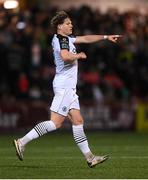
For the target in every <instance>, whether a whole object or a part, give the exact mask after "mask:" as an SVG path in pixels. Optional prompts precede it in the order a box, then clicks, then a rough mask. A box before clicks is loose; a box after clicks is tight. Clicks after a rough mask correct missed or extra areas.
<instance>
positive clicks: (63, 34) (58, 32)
mask: <svg viewBox="0 0 148 180" xmlns="http://www.w3.org/2000/svg"><path fill="white" fill-rule="evenodd" d="M57 34H60V35H62V36H65V37H67V36H68V35H67V34H65V33H63V32H61V31H57Z"/></svg>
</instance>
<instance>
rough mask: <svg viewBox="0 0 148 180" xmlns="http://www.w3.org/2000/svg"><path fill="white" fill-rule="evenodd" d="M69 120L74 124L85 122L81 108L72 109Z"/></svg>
mask: <svg viewBox="0 0 148 180" xmlns="http://www.w3.org/2000/svg"><path fill="white" fill-rule="evenodd" d="M69 120H70V121H71V123H72V124H73V125H80V124H83V122H84V120H83V117H82V115H81V112H80V110H79V109H71V110H70V111H69Z"/></svg>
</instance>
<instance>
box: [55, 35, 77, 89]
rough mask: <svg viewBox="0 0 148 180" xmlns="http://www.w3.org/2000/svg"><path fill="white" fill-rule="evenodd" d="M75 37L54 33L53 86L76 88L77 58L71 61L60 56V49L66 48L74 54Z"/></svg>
mask: <svg viewBox="0 0 148 180" xmlns="http://www.w3.org/2000/svg"><path fill="white" fill-rule="evenodd" d="M75 39H76V38H75V37H70V36H68V37H65V36H62V35H60V34H55V35H54V37H53V39H52V47H53V54H54V62H55V65H56V74H55V77H54V80H53V87H54V88H76V84H77V73H78V62H77V59H76V60H75V61H73V62H64V61H63V60H62V59H61V56H60V51H61V49H67V50H68V51H69V52H71V53H74V54H76V48H75V45H74V42H75Z"/></svg>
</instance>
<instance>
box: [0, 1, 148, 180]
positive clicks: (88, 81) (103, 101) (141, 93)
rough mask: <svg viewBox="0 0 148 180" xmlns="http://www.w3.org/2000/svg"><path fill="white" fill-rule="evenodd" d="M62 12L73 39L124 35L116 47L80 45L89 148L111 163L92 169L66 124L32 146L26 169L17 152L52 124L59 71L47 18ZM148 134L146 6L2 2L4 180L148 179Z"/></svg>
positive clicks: (0, 165) (0, 145)
mask: <svg viewBox="0 0 148 180" xmlns="http://www.w3.org/2000/svg"><path fill="white" fill-rule="evenodd" d="M12 1H13V2H12ZM12 7H13V8H12ZM58 10H66V11H67V12H68V13H69V14H70V16H71V18H72V20H73V23H74V26H75V29H74V34H75V35H84V34H123V35H124V37H123V38H122V39H121V40H120V41H119V42H118V43H117V44H113V43H110V42H108V41H101V42H99V43H95V44H91V45H79V46H78V47H77V48H78V51H85V52H86V54H87V56H88V59H87V61H84V62H81V61H80V62H79V82H78V94H79V97H80V103H81V111H82V114H83V116H84V118H85V128H86V129H87V130H91V132H90V131H86V133H87V135H88V139H89V143H90V145H91V148H92V150H93V152H95V153H98V154H109V155H110V157H111V158H110V160H109V161H107V162H106V163H104V164H103V165H101V166H99V167H97V168H96V169H93V170H90V169H88V167H87V166H86V164H85V161H84V160H83V157H82V155H81V153H80V152H79V150H78V148H77V147H76V146H75V144H74V142H73V140H72V135H70V133H69V132H68V131H64V130H69V129H71V125H70V124H69V123H68V121H65V123H64V125H63V127H62V131H60V135H59V132H58V131H57V132H54V133H50V134H49V135H47V136H45V137H44V138H41V139H40V141H38V140H37V141H33V142H32V143H30V144H29V145H28V148H27V151H25V160H24V161H23V163H22V162H19V161H18V160H17V158H16V157H15V150H14V149H13V146H12V139H13V138H16V136H17V137H18V136H20V135H22V134H24V133H25V132H27V131H28V130H29V129H30V128H32V127H33V126H34V125H35V124H36V123H38V122H40V121H42V120H46V119H48V114H49V106H50V103H51V100H52V97H53V91H52V79H53V77H54V73H55V70H54V64H53V56H52V49H51V45H50V43H51V38H52V33H53V32H52V30H51V28H50V19H51V17H52V16H53V15H54V14H55V12H56V11H58ZM137 132H140V133H137ZM147 132H148V1H147V0H132V1H131V0H75V1H70V0H30V1H28V0H0V154H1V156H0V178H9V179H10V178H15V179H16V178H18V179H21V178H27V179H30V178H36V179H38V178H42V179H45V178H52V179H54V178H70V179H71V178H90V179H92V178H94V179H95V178H97V179H99V178H114V179H115V178H118V179H119V178H124V179H127V178H132V179H135V178H138V179H140V178H148V161H147V160H148V156H147V152H148V146H147V139H148V133H147ZM65 140H66V141H65ZM43 147H44V148H43ZM51 147H52V148H51Z"/></svg>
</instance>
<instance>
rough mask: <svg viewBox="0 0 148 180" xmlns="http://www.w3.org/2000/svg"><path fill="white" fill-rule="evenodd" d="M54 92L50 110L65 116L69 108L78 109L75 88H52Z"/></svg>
mask: <svg viewBox="0 0 148 180" xmlns="http://www.w3.org/2000/svg"><path fill="white" fill-rule="evenodd" d="M54 94H55V95H54V98H53V101H52V104H51V107H50V110H51V111H53V112H56V113H58V114H61V115H63V116H67V114H68V113H69V110H70V109H78V110H80V105H79V100H78V95H77V94H76V89H64V88H54Z"/></svg>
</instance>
